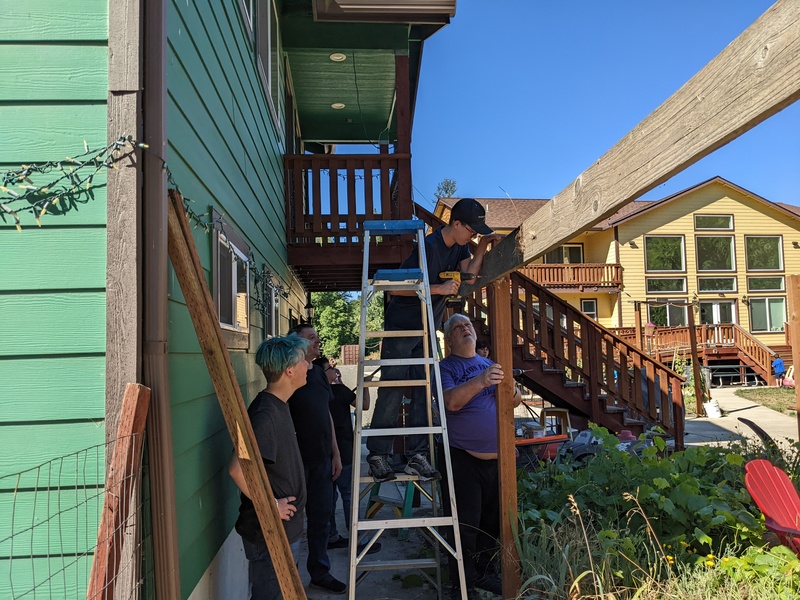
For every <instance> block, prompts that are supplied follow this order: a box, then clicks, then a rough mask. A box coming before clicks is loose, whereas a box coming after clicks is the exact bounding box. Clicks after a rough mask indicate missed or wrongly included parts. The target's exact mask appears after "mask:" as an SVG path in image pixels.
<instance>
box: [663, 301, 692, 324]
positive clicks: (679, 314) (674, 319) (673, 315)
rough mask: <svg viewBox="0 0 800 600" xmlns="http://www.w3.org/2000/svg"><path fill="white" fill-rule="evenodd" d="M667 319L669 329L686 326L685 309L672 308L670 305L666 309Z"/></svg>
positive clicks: (681, 307)
mask: <svg viewBox="0 0 800 600" xmlns="http://www.w3.org/2000/svg"><path fill="white" fill-rule="evenodd" d="M667 319H668V321H669V326H670V327H680V326H683V325H686V323H687V322H688V321H687V318H686V307H685V306H673V305H672V304H670V305H669V306H668V307H667Z"/></svg>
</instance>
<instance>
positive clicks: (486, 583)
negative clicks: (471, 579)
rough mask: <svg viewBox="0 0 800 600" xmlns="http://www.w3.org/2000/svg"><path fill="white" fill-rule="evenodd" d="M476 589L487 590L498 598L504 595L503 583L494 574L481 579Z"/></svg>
mask: <svg viewBox="0 0 800 600" xmlns="http://www.w3.org/2000/svg"><path fill="white" fill-rule="evenodd" d="M475 587H476V588H480V589H482V590H486V591H487V592H492V593H493V594H497V595H498V596H502V595H503V582H502V581H501V580H500V577H498V576H497V575H495V574H494V573H489V574H486V575H484V576H483V577H479V578H478V579H477V580H476V581H475Z"/></svg>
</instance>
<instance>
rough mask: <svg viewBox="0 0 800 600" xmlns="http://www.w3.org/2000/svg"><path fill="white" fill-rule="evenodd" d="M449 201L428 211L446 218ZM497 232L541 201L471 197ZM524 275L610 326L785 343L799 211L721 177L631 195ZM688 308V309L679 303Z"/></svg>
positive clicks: (799, 262) (797, 268)
mask: <svg viewBox="0 0 800 600" xmlns="http://www.w3.org/2000/svg"><path fill="white" fill-rule="evenodd" d="M456 201H457V199H449V198H443V199H441V200H440V202H439V204H438V205H437V207H436V210H435V214H436V215H437V216H438V217H440V218H441V219H443V220H445V221H447V220H448V219H449V212H450V208H451V207H452V206H453V204H454V203H455V202H456ZM478 201H479V202H481V204H483V205H484V207H485V208H486V211H487V223H488V224H489V225H490V226H491V227H493V228H494V229H495V230H496V231H497V232H498V233H507V232H509V231H511V230H512V229H514V228H516V227H517V226H518V225H519V224H520V223H521V222H522V221H523V220H525V219H526V218H527V217H528V216H530V215H531V214H533V213H534V212H536V211H537V210H538V209H539V208H542V207H543V206H545V205H546V203H547V202H548V201H547V200H526V199H507V198H506V199H488V198H478ZM523 272H524V273H525V274H526V275H527V276H528V277H530V278H531V279H533V280H534V281H536V282H537V283H539V284H540V285H542V286H544V287H546V288H548V289H550V290H551V291H553V292H554V293H556V294H558V296H560V297H561V298H563V299H564V300H566V301H567V302H569V303H570V304H571V305H573V306H575V307H576V308H578V309H580V310H581V311H582V312H584V313H586V314H587V315H589V316H591V317H593V318H595V319H596V320H597V321H598V322H599V323H600V324H601V325H602V326H604V327H606V328H609V329H618V328H632V327H634V325H635V323H636V314H635V313H636V307H637V303H638V306H639V307H640V310H641V317H640V318H641V321H642V323H647V322H648V321H649V322H652V323H653V324H654V325H656V326H658V327H662V328H663V327H680V326H685V325H687V324H688V318H689V315H688V313H687V311H688V310H689V306H691V307H692V310H693V311H694V314H693V317H694V322H695V323H696V324H697V325H702V324H708V325H717V324H726V323H732V324H736V325H739V326H740V327H741V328H742V329H744V330H745V331H746V332H749V333H750V334H752V336H753V337H754V338H756V339H757V340H758V341H760V342H761V343H763V344H764V345H766V346H769V347H771V348H773V349H774V350H783V349H784V348H785V333H784V322H785V321H786V315H787V297H786V275H787V274H792V273H800V208H798V207H794V206H789V205H784V204H778V203H774V202H770V201H769V200H766V199H765V198H762V197H760V196H758V195H756V194H754V193H752V192H750V191H748V190H745V189H743V188H741V187H739V186H737V185H735V184H733V183H731V182H729V181H727V180H725V179H723V178H721V177H714V178H713V179H709V180H708V181H705V182H703V183H700V184H698V185H696V186H693V187H691V188H689V189H686V190H683V191H681V192H678V193H676V194H673V195H671V196H668V197H666V198H663V199H661V200H658V201H635V202H631V203H630V204H628V205H626V206H625V207H624V208H623V209H622V210H620V211H618V212H617V213H615V214H613V215H611V216H610V217H609V218H607V219H605V220H603V221H601V222H600V223H597V224H596V225H595V226H594V227H592V228H591V229H590V230H588V231H586V232H584V233H581V234H579V235H578V236H576V237H575V238H573V239H572V240H570V241H569V242H568V243H566V244H564V245H563V246H561V247H559V248H556V249H554V250H553V251H551V252H548V253H547V254H546V255H544V256H542V257H540V258H539V259H537V260H536V261H534V262H533V263H531V264H529V265H528V266H526V267H525V268H524V269H523ZM687 304H688V306H687Z"/></svg>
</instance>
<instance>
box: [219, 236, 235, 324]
mask: <svg viewBox="0 0 800 600" xmlns="http://www.w3.org/2000/svg"><path fill="white" fill-rule="evenodd" d="M217 285H218V289H219V299H218V300H219V322H220V323H225V324H226V325H233V254H232V253H231V249H230V247H229V246H228V245H227V244H226V243H225V242H224V241H223V240H222V239H220V242H219V274H218V279H217Z"/></svg>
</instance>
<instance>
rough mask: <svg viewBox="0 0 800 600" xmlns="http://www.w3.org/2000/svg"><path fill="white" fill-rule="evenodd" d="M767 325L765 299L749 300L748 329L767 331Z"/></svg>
mask: <svg viewBox="0 0 800 600" xmlns="http://www.w3.org/2000/svg"><path fill="white" fill-rule="evenodd" d="M768 330H769V327H768V325H767V299H766V298H755V299H752V300H750V331H768Z"/></svg>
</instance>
